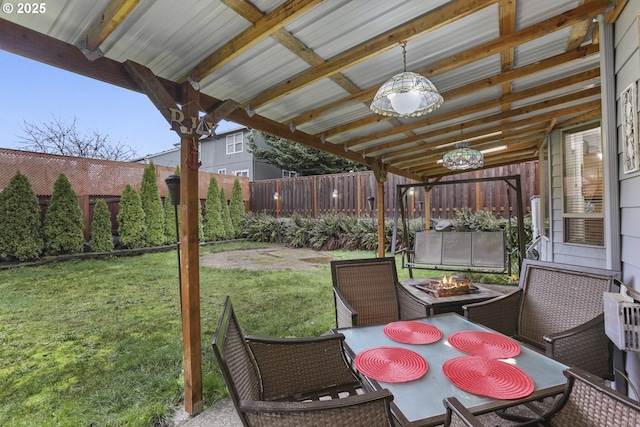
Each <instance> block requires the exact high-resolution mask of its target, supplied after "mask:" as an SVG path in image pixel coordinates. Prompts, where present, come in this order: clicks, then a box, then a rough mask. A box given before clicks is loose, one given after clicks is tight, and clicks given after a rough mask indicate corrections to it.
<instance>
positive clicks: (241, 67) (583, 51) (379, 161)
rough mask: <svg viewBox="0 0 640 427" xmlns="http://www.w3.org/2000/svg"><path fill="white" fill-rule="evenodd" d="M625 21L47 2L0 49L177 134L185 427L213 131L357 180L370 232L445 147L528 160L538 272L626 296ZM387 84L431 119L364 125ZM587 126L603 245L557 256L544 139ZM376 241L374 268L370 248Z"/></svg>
mask: <svg viewBox="0 0 640 427" xmlns="http://www.w3.org/2000/svg"><path fill="white" fill-rule="evenodd" d="M639 3H640V2H638V1H630V0H629V1H627V0H618V1H615V0H560V1H558V0H547V1H540V0H439V1H429V2H426V1H424V0H406V1H388V0H375V1H371V0H351V1H346V0H345V1H343V0H327V1H322V0H253V1H249V0H215V1H207V2H204V1H199V2H188V3H185V4H183V3H177V2H174V1H169V0H158V1H151V0H142V1H140V0H100V1H95V2H85V1H82V0H59V1H55V2H47V3H46V4H45V3H41V4H42V5H44V7H41V8H40V9H39V10H38V12H39V13H35V11H32V13H17V11H13V13H7V10H5V13H3V15H2V18H0V48H1V49H3V50H6V51H8V52H12V53H15V54H18V55H21V56H24V57H27V58H31V59H33V60H36V61H41V62H44V63H47V64H50V65H52V66H55V67H59V68H63V69H66V70H69V71H71V72H75V73H78V74H82V75H85V76H88V77H91V78H95V79H99V80H102V81H105V82H108V83H111V84H114V85H117V86H120V87H124V88H127V89H130V90H134V91H138V92H142V93H144V94H146V95H147V96H148V97H149V100H150V101H151V102H153V104H154V105H155V106H156V107H157V108H158V111H159V114H162V115H163V117H164V118H165V119H166V120H167V122H168V124H169V125H170V127H171V129H172V130H171V131H173V132H175V133H176V138H177V140H179V141H180V143H181V177H182V179H181V183H180V185H181V203H180V206H181V213H182V218H183V221H182V229H181V242H182V252H181V257H182V262H181V292H182V298H183V299H182V301H183V305H182V315H183V319H184V320H183V338H184V371H185V408H186V410H187V412H189V413H190V414H196V413H198V412H200V411H201V410H202V372H201V354H202V345H201V342H200V317H199V316H200V300H199V257H198V255H199V252H198V249H199V246H198V217H197V209H198V207H199V205H198V202H199V201H198V196H197V186H198V182H197V177H198V174H197V171H198V167H199V164H198V148H199V147H198V140H199V138H200V137H201V136H202V135H207V134H208V133H209V132H211V131H212V130H213V129H214V128H215V125H216V123H218V122H219V121H220V120H223V119H225V120H229V121H232V122H236V123H239V124H242V125H245V126H247V127H250V128H253V129H257V130H260V131H263V132H266V133H269V134H272V135H275V136H279V137H281V138H284V139H287V140H290V141H294V142H297V143H300V144H303V145H306V146H309V147H313V148H317V149H319V150H322V151H325V152H328V153H332V154H335V155H338V156H341V157H344V158H347V159H350V160H352V161H355V162H359V163H362V164H365V165H367V166H369V167H370V168H371V169H372V170H373V171H374V174H375V177H376V182H377V192H378V193H377V197H376V202H377V203H378V208H377V212H379V213H380V215H383V213H384V212H385V209H384V197H382V195H383V194H384V192H385V191H393V190H394V189H392V188H385V187H386V186H385V182H386V177H387V174H389V173H393V174H397V175H401V176H405V177H408V178H410V179H414V180H416V181H418V182H421V183H427V184H428V183H434V182H438V181H439V180H440V179H441V178H443V177H444V176H448V175H453V174H456V173H458V170H454V169H448V168H445V167H443V165H442V164H440V161H441V160H442V157H443V155H444V154H445V153H447V152H450V151H451V150H453V149H454V148H455V145H456V144H459V143H461V142H464V143H466V144H468V145H470V147H471V148H473V149H475V150H479V151H483V152H484V153H483V157H484V160H483V163H482V165H481V166H480V167H481V168H492V167H497V166H502V165H507V164H517V163H520V162H525V161H532V160H539V161H540V176H541V177H542V179H543V180H544V182H543V183H542V184H543V185H541V188H545V191H546V192H547V194H546V198H545V197H543V198H542V199H543V200H546V202H543V207H542V211H546V212H547V216H546V217H547V219H548V220H549V221H550V223H551V229H550V231H549V232H548V233H547V234H546V235H545V236H543V237H544V242H543V244H544V248H545V249H544V250H542V251H541V253H542V256H543V259H546V260H551V261H557V262H571V263H576V264H582V265H590V264H591V263H593V262H594V261H593V260H597V261H596V262H600V263H601V265H600V266H601V267H604V268H609V269H612V270H621V271H623V281H624V282H625V283H626V284H628V285H629V286H632V287H633V286H634V284H635V276H636V275H637V274H640V262H638V261H637V257H633V256H632V254H634V253H637V248H638V247H640V230H639V229H638V228H637V225H634V224H636V223H637V222H638V221H637V220H638V219H640V209H638V207H639V206H640V200H638V197H637V195H635V196H634V195H633V194H636V193H637V192H635V193H634V192H632V191H631V190H632V189H634V188H637V180H638V178H637V176H638V174H637V173H635V174H633V172H635V171H634V170H631V171H630V172H631V174H627V173H623V167H622V164H621V163H622V162H621V161H620V158H621V157H620V156H621V155H622V151H623V150H622V142H619V138H618V126H619V125H620V120H621V119H620V114H618V112H617V111H618V109H617V105H618V94H619V93H620V92H621V91H622V89H624V88H625V87H627V86H628V85H629V84H630V83H633V84H635V82H636V80H637V79H638V77H639V76H640V64H638V58H637V55H638V53H637V50H638V35H637V34H638V31H637V27H636V26H637V21H636V20H637V17H636V13H637V10H638V6H639ZM4 4H5V5H6V4H9V3H7V2H5V3H4ZM614 28H616V29H619V30H618V31H616V32H615V33H614ZM404 43H406V45H404ZM403 49H404V50H405V51H406V55H405V56H404V57H403ZM614 55H617V56H615V57H614ZM634 61H635V62H634ZM631 63H632V65H627V64H631ZM403 70H404V71H411V72H416V73H419V74H420V75H422V76H424V77H426V78H427V79H429V80H431V82H432V83H433V85H435V87H436V88H437V90H438V91H439V92H440V94H441V96H442V98H443V100H444V103H443V104H442V106H440V107H439V108H437V109H435V110H433V111H430V112H428V113H427V114H425V115H422V114H418V113H416V114H414V113H413V111H407V112H405V113H400V114H393V112H391V113H390V114H392V115H382V114H377V113H374V112H373V111H372V110H371V109H370V104H371V101H372V99H373V98H374V96H375V95H376V92H377V91H378V89H379V88H380V86H381V85H382V84H383V83H384V82H385V81H386V80H387V79H389V78H390V77H391V76H393V75H395V74H397V73H400V72H402V71H403ZM96 102H99V100H96ZM636 103H637V101H636ZM394 108H397V107H394ZM378 112H380V110H378ZM636 115H637V113H636ZM126 119H128V120H135V117H131V118H126ZM592 122H599V123H600V126H601V128H602V132H601V155H602V156H601V160H602V164H603V176H602V179H603V184H604V192H603V196H602V197H603V199H602V206H603V212H602V218H603V224H604V225H603V227H604V228H603V236H604V237H603V239H604V240H603V242H602V244H601V245H595V246H596V247H593V246H594V245H577V246H571V247H572V249H571V251H567V250H566V248H567V247H569V245H565V243H567V242H566V241H565V238H564V234H563V227H564V226H565V224H566V222H564V221H563V216H562V214H563V212H562V207H561V206H562V203H563V201H562V198H563V196H562V188H563V187H562V185H563V184H562V179H563V176H562V164H561V156H560V154H558V151H557V150H558V149H559V148H558V147H559V146H560V142H559V138H560V136H559V135H561V132H562V130H563V129H567V128H571V127H574V126H576V125H582V124H584V123H592ZM636 143H637V141H636ZM554 147H555V148H554ZM624 172H627V171H626V170H625V171H624ZM544 203H546V207H545V206H544ZM425 210H426V211H428V209H427V207H425ZM622 212H624V213H625V215H624V216H623V214H622ZM623 219H624V221H622V220H623ZM382 220H383V218H379V224H380V227H383V221H382ZM427 223H428V222H427ZM378 235H379V245H378V246H379V248H380V249H379V256H383V255H384V240H383V239H384V233H382V232H379V233H378ZM623 237H624V238H623ZM634 250H635V252H634ZM625 255H626V256H625ZM627 365H628V371H629V374H630V377H631V380H632V382H633V381H636V382H637V381H638V379H640V374H638V372H637V368H636V367H635V366H636V365H640V363H638V361H637V360H635V358H632V357H630V360H628V361H627Z"/></svg>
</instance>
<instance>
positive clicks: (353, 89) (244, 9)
mask: <svg viewBox="0 0 640 427" xmlns="http://www.w3.org/2000/svg"><path fill="white" fill-rule="evenodd" d="M221 1H222V2H223V3H224V4H225V5H226V6H227V7H229V8H230V9H233V10H234V11H235V12H236V13H237V14H238V15H240V16H242V17H243V18H244V19H246V20H247V21H249V22H251V23H252V24H255V23H256V22H257V21H258V20H260V19H261V18H262V17H263V16H264V15H265V14H264V13H263V12H262V11H261V10H259V9H258V8H256V7H255V6H254V5H253V4H252V3H250V2H249V1H247V0H221ZM271 38H273V39H274V40H276V41H278V43H280V44H281V45H283V46H284V47H286V48H287V49H289V50H290V51H291V52H293V53H294V54H296V55H297V56H298V57H300V58H301V59H302V60H303V61H305V62H306V63H308V64H309V65H311V66H313V67H317V66H319V65H322V64H324V63H325V62H326V61H325V60H324V59H323V58H322V57H321V56H320V55H318V54H316V53H315V52H314V51H313V50H312V49H311V48H310V47H309V46H307V45H305V44H304V43H303V42H301V41H300V40H299V39H297V38H296V37H295V36H294V35H293V34H291V33H290V32H288V31H287V30H286V29H284V28H280V29H279V30H278V31H276V32H275V33H273V34H271ZM331 80H333V81H334V82H335V83H336V84H338V85H339V86H341V87H342V88H343V89H344V90H346V91H347V92H349V93H358V92H360V88H359V87H358V86H356V84H355V83H353V82H352V81H351V80H349V79H348V78H347V77H346V76H344V75H342V74H341V73H338V74H335V75H333V76H331Z"/></svg>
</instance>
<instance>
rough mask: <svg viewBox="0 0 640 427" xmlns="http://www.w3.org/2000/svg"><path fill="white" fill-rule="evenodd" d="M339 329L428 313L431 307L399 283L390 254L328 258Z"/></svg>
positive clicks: (415, 317) (412, 317)
mask: <svg viewBox="0 0 640 427" xmlns="http://www.w3.org/2000/svg"><path fill="white" fill-rule="evenodd" d="M331 277H332V279H333V297H334V302H335V309H336V325H337V327H338V328H350V327H353V326H365V325H375V324H381V323H387V322H394V321H397V320H408V319H417V318H421V317H427V316H429V315H431V308H430V306H429V305H428V304H427V303H425V302H423V301H420V300H419V299H418V298H416V297H415V296H413V295H412V294H411V293H410V292H409V291H408V290H406V289H405V288H404V287H403V286H402V285H401V284H400V282H398V273H397V270H396V260H395V258H393V257H386V258H366V259H351V260H339V261H331Z"/></svg>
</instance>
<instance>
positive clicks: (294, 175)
mask: <svg viewBox="0 0 640 427" xmlns="http://www.w3.org/2000/svg"><path fill="white" fill-rule="evenodd" d="M282 177H283V178H297V177H298V172H296V171H286V170H283V171H282Z"/></svg>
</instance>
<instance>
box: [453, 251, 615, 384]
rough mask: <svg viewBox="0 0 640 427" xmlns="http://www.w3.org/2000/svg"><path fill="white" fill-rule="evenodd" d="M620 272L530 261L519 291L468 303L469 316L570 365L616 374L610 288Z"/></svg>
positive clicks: (524, 266)
mask: <svg viewBox="0 0 640 427" xmlns="http://www.w3.org/2000/svg"><path fill="white" fill-rule="evenodd" d="M619 278H620V272H617V271H613V270H604V269H597V268H590V267H579V266H571V265H567V264H558V263H550V262H544V261H535V260H525V261H524V262H523V264H522V270H521V273H520V284H519V286H518V289H517V290H514V291H512V292H510V293H508V294H505V295H503V296H500V297H496V298H493V299H490V300H487V301H484V302H480V303H476V304H467V305H465V306H464V307H463V309H464V315H465V317H467V318H468V319H469V320H471V321H473V322H475V323H480V324H482V325H485V326H487V327H489V328H492V329H494V330H496V331H498V332H501V333H503V334H505V335H508V336H512V337H514V338H516V339H517V340H519V341H522V342H524V343H526V344H528V345H530V346H531V347H533V348H536V349H538V350H539V351H541V352H544V353H546V355H547V356H549V357H551V358H553V359H555V360H558V361H559V362H561V363H564V364H565V365H567V366H571V367H574V366H575V367H578V368H582V369H584V370H586V371H588V372H591V373H594V374H596V375H599V376H600V377H603V378H612V377H613V363H612V355H611V354H612V348H611V344H610V342H609V339H608V338H607V336H606V334H605V331H604V297H603V293H604V292H617V291H618V290H619V287H620V282H619Z"/></svg>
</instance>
